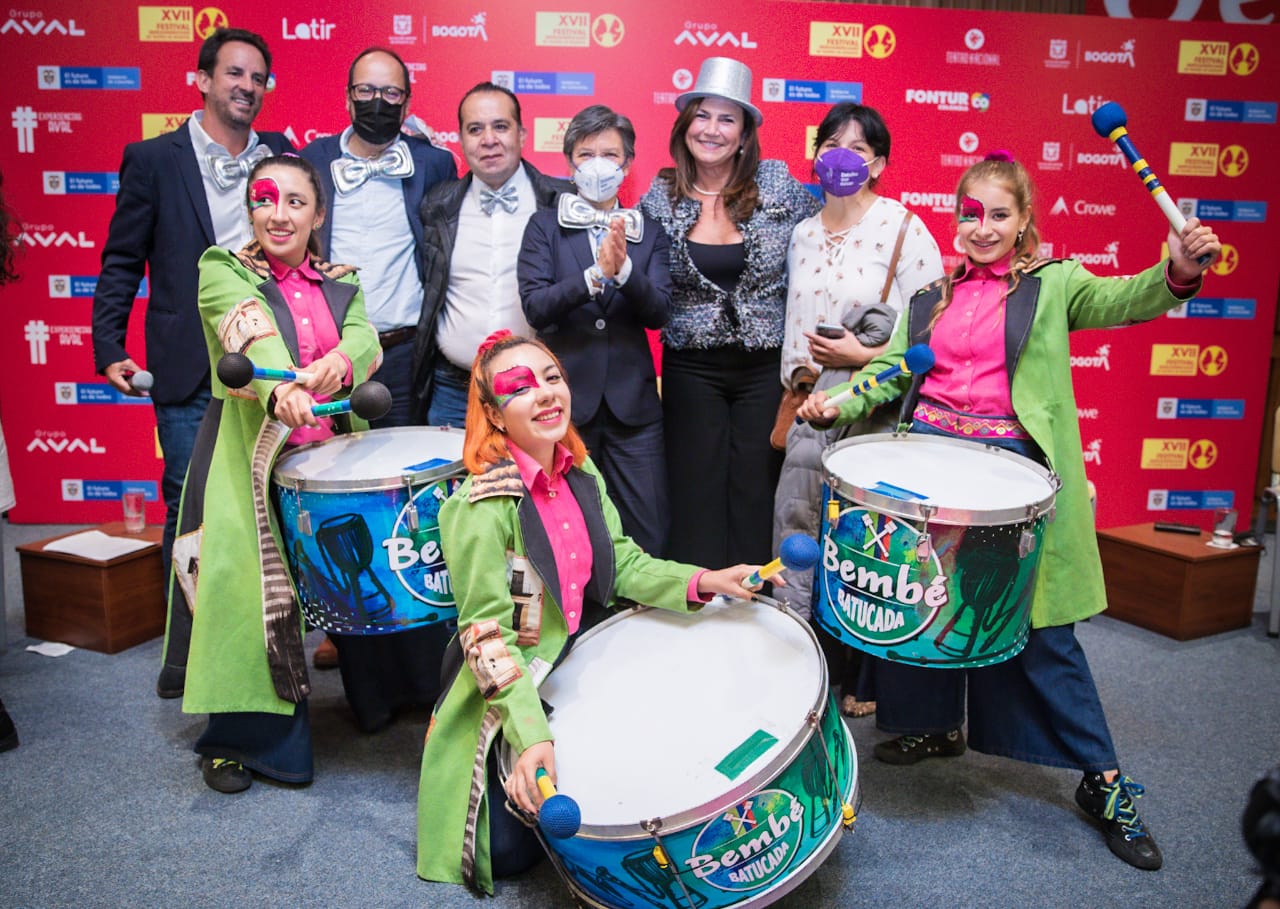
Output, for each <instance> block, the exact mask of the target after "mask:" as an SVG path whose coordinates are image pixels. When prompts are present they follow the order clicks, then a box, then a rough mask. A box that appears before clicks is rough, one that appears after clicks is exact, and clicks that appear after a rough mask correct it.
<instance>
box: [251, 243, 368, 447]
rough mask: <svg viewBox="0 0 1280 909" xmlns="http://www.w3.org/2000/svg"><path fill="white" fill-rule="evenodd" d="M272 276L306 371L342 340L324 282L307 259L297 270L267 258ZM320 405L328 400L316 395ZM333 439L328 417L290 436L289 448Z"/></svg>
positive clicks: (331, 424) (268, 256)
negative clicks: (322, 284) (289, 320)
mask: <svg viewBox="0 0 1280 909" xmlns="http://www.w3.org/2000/svg"><path fill="white" fill-rule="evenodd" d="M267 263H268V264H269V265H270V266H271V274H272V276H273V277H274V278H275V279H276V284H277V286H279V288H280V293H281V294H283V295H284V300H285V303H287V304H288V306H289V312H290V313H291V314H292V315H293V327H294V330H295V331H296V332H297V335H298V363H297V365H298V366H299V367H306V366H307V365H309V364H311V363H313V362H315V361H316V360H318V359H320V358H321V357H323V356H324V355H325V354H327V353H328V352H329V351H331V350H333V349H334V348H335V347H337V346H338V342H339V341H340V340H341V336H340V335H339V334H338V326H337V325H335V324H334V321H333V313H332V312H331V311H330V310H329V304H328V303H327V302H326V301H325V298H324V294H323V293H322V292H321V291H320V284H321V281H322V280H323V279H322V278H321V276H320V273H319V272H318V271H316V270H315V269H314V268H312V267H311V262H310V260H309V259H304V260H303V261H302V264H301V265H299V266H298V267H297V268H290V267H289V266H288V265H286V264H285V263H283V262H281V261H280V260H279V259H277V258H275V257H274V256H272V255H267ZM343 359H344V360H346V364H347V379H348V380H350V377H351V361H350V360H348V359H347V358H346V356H345V355H344V356H343ZM315 399H316V402H317V403H323V402H324V401H328V400H329V396H328V395H315ZM332 437H333V423H332V420H331V419H330V418H328V417H322V418H321V419H320V425H319V426H314V427H313V426H299V427H298V428H297V429H295V430H294V431H293V432H291V433H290V434H289V444H290V445H303V444H305V443H307V442H319V441H320V440H322V439H328V438H332Z"/></svg>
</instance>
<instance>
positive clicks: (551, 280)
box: [517, 104, 671, 555]
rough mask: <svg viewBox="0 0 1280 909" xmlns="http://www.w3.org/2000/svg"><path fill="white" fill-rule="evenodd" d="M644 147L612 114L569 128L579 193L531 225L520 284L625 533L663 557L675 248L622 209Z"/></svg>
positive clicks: (594, 109)
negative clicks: (665, 405)
mask: <svg viewBox="0 0 1280 909" xmlns="http://www.w3.org/2000/svg"><path fill="white" fill-rule="evenodd" d="M635 141H636V134H635V129H634V128H633V127H632V125H631V121H630V120H629V119H627V118H626V117H624V116H622V115H621V114H617V113H615V112H614V111H612V110H610V109H609V108H607V107H605V106H604V105H600V104H597V105H593V106H591V107H588V108H586V109H585V110H583V111H580V112H579V113H578V114H577V116H575V117H574V118H573V120H571V121H570V122H569V126H568V128H567V129H566V130H565V134H564V153H565V159H566V160H567V161H568V162H569V167H570V170H571V172H572V173H573V182H574V183H575V184H576V185H577V187H578V193H577V195H576V196H569V195H565V196H561V197H560V200H559V203H558V205H557V207H556V209H555V210H547V211H540V212H538V213H536V214H535V215H534V216H533V217H532V218H530V219H529V225H528V227H526V228H525V233H524V242H523V245H522V246H521V248H520V260H519V265H518V267H517V274H518V276H519V282H520V297H521V302H522V304H523V306H524V314H525V318H527V319H528V320H529V324H530V325H531V326H532V327H533V328H534V329H536V330H537V332H538V336H539V337H540V338H542V340H543V341H544V342H545V343H546V344H547V346H548V347H550V348H551V349H552V350H554V351H555V353H556V355H557V356H558V357H559V358H560V361H561V363H563V364H564V369H565V373H566V377H567V379H568V381H569V387H570V388H571V389H572V390H573V423H574V425H575V426H576V427H577V428H578V432H579V433H580V434H581V435H582V440H583V442H585V443H586V445H587V448H588V449H589V450H590V451H591V457H592V459H593V460H594V461H595V462H596V464H597V465H598V466H599V467H600V472H601V473H602V474H603V475H604V479H605V484H606V485H607V487H608V489H609V496H610V498H612V499H613V501H614V504H615V505H617V507H618V513H619V515H620V516H621V518H622V527H623V529H624V530H625V531H626V532H627V534H628V535H629V536H630V537H631V538H632V539H634V540H635V541H636V542H637V543H639V544H640V546H641V547H642V548H643V549H644V550H645V551H646V552H649V553H652V554H654V555H662V553H663V550H664V549H665V548H666V541H667V525H668V521H669V517H668V513H667V472H666V460H665V454H664V450H663V435H662V403H661V401H660V400H659V398H658V391H657V377H656V375H655V373H654V367H653V353H652V351H651V349H650V347H649V340H648V336H647V335H646V334H645V331H644V330H645V329H646V328H650V329H659V328H661V327H662V326H663V325H665V324H666V322H667V319H668V317H669V316H670V313H671V274H670V265H669V260H670V242H669V241H668V239H667V235H666V233H665V232H664V231H663V229H662V225H660V224H659V223H658V222H657V221H654V220H652V219H649V218H646V217H645V216H644V215H642V214H641V213H640V212H639V211H636V210H628V209H622V208H620V207H619V205H618V188H619V186H620V185H621V183H622V180H623V179H624V178H625V177H626V175H627V172H628V171H629V170H630V169H631V162H632V161H633V160H634V159H635Z"/></svg>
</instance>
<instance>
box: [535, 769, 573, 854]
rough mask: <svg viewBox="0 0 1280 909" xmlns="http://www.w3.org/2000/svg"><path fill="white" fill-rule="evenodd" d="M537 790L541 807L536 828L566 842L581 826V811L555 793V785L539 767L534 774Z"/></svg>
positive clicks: (571, 801)
mask: <svg viewBox="0 0 1280 909" xmlns="http://www.w3.org/2000/svg"><path fill="white" fill-rule="evenodd" d="M534 778H535V779H536V780H537V781H538V790H539V791H540V792H541V793H542V798H543V800H544V801H543V802H542V807H541V808H539V809H538V826H539V827H541V828H542V832H543V833H545V834H546V835H547V836H552V837H555V838H556V839H558V840H567V839H569V837H571V836H573V835H574V834H576V833H577V832H578V828H579V827H581V826H582V809H580V808H579V807H578V803H577V802H575V801H574V800H573V799H571V798H569V796H567V795H561V794H560V793H558V792H556V785H555V783H553V782H551V776H550V775H549V774H548V773H547V771H546V770H545V769H544V768H542V767H539V768H538V772H537V773H536V774H534Z"/></svg>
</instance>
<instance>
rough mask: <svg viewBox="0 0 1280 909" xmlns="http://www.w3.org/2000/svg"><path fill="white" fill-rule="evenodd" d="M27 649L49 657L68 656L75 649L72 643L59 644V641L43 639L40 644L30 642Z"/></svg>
mask: <svg viewBox="0 0 1280 909" xmlns="http://www.w3.org/2000/svg"><path fill="white" fill-rule="evenodd" d="M27 649H28V650H30V651H31V652H32V653H38V654H40V655H41V656H49V657H60V656H66V655H67V654H68V653H70V652H71V651H73V650H75V648H74V647H72V646H71V645H70V644H59V643H58V642H57V641H41V642H40V643H39V644H28V645H27Z"/></svg>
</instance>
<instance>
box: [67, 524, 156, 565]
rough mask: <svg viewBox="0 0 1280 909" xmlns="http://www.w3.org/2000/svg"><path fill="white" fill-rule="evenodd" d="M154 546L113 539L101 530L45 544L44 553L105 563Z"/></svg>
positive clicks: (127, 539) (149, 542) (138, 541)
mask: <svg viewBox="0 0 1280 909" xmlns="http://www.w3.org/2000/svg"><path fill="white" fill-rule="evenodd" d="M154 545H155V544H154V543H152V542H151V541H150V540H139V539H134V538H130V537H113V536H109V535H108V534H105V533H103V532H102V531H101V530H86V531H84V532H83V533H75V534H72V535H71V536H69V537H63V538H62V539H60V540H54V541H53V542H52V543H46V544H45V546H44V551H45V552H65V553H67V554H68V555H74V556H80V557H81V558H83V559H93V560H94V561H97V562H106V561H108V560H110V559H115V558H119V557H120V556H122V555H128V554H129V553H131V552H137V551H138V550H139V549H146V548H147V547H148V546H154Z"/></svg>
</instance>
